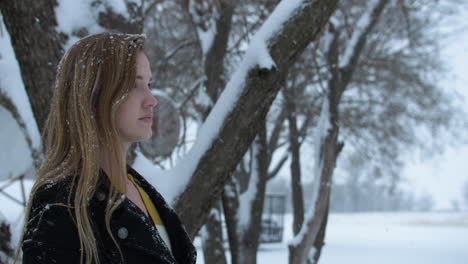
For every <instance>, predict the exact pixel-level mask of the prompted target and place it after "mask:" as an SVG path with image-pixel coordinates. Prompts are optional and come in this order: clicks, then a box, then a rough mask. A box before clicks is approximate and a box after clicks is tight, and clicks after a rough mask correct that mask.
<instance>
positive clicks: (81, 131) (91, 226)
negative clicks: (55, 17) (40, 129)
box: [17, 33, 196, 264]
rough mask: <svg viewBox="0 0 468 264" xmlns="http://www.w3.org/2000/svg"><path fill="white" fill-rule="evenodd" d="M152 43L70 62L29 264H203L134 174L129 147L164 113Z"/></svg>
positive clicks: (28, 239)
mask: <svg viewBox="0 0 468 264" xmlns="http://www.w3.org/2000/svg"><path fill="white" fill-rule="evenodd" d="M143 42H144V37H143V36H141V35H128V34H114V33H103V34H98V35H93V36H89V37H86V38H84V39H82V40H80V41H79V42H77V43H76V44H75V45H73V46H72V47H71V48H70V49H69V50H68V51H67V53H66V54H65V55H64V57H63V58H62V60H61V62H60V64H59V67H58V72H57V77H56V82H55V90H54V95H53V98H52V104H51V109H50V113H49V116H48V118H47V122H46V125H45V130H44V142H45V150H46V154H45V161H44V163H43V165H42V166H41V168H40V169H39V170H38V172H37V179H36V182H35V184H34V186H33V188H32V191H31V196H30V199H29V203H28V206H27V209H26V218H25V219H27V220H26V221H25V227H24V232H23V238H22V246H21V247H22V250H23V263H138V264H142V263H184V264H185V263H195V260H196V251H195V249H194V247H193V244H192V242H191V240H190V238H189V237H188V235H187V232H186V231H185V229H184V227H183V226H182V224H181V222H180V220H179V218H178V217H177V215H176V214H175V212H174V211H173V210H172V209H170V208H169V207H168V205H167V204H166V202H165V201H164V199H163V198H162V197H161V195H160V194H159V193H158V192H157V191H156V190H155V189H154V188H153V187H152V186H151V185H150V184H149V183H148V182H147V181H146V180H145V179H144V178H143V177H142V176H141V175H139V174H138V172H136V171H135V170H134V169H132V168H131V167H130V166H128V165H126V158H125V157H126V154H127V150H128V149H129V147H130V145H131V144H132V143H134V142H138V141H142V140H145V139H148V138H149V137H150V136H151V133H152V130H151V126H152V120H153V118H152V113H153V110H152V109H153V107H155V106H156V104H157V101H156V99H155V98H154V97H153V95H152V94H151V91H150V87H149V85H150V82H151V71H150V67H149V62H148V58H147V57H146V55H145V53H144V52H143ZM19 248H20V247H19ZM18 255H19V253H18V252H17V256H18Z"/></svg>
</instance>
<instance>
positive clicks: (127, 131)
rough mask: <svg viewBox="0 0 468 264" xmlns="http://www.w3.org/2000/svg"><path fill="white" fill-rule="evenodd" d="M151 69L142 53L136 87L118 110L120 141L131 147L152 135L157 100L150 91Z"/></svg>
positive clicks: (117, 124)
mask: <svg viewBox="0 0 468 264" xmlns="http://www.w3.org/2000/svg"><path fill="white" fill-rule="evenodd" d="M150 82H151V69H150V65H149V61H148V58H147V57H146V55H145V54H144V53H143V52H142V51H140V52H138V54H137V58H136V80H135V86H134V87H131V88H130V90H129V94H128V95H127V97H126V98H125V100H124V101H123V102H122V103H121V104H120V105H119V107H118V108H117V110H116V117H115V118H116V127H117V132H118V135H119V137H120V140H121V142H122V143H123V144H125V145H127V146H128V145H129V144H131V143H133V142H138V141H142V140H145V139H148V138H150V137H151V135H152V130H151V125H152V123H153V107H155V106H156V104H157V100H156V98H155V97H154V96H153V95H152V93H151V91H150Z"/></svg>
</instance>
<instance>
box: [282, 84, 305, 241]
mask: <svg viewBox="0 0 468 264" xmlns="http://www.w3.org/2000/svg"><path fill="white" fill-rule="evenodd" d="M283 89H284V93H283V94H284V95H285V96H284V97H285V104H286V105H285V108H286V109H287V115H288V125H289V151H290V153H291V185H292V202H293V215H294V218H293V219H294V220H293V232H294V235H297V233H299V231H300V230H301V226H302V224H303V223H304V197H303V193H302V183H301V159H300V143H299V131H298V129H297V116H296V115H297V109H296V104H295V99H296V95H295V94H294V90H295V89H294V87H292V88H286V87H285V88H283Z"/></svg>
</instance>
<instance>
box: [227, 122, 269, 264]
mask: <svg viewBox="0 0 468 264" xmlns="http://www.w3.org/2000/svg"><path fill="white" fill-rule="evenodd" d="M266 138H267V133H266V125H265V124H263V126H262V127H261V129H260V131H259V134H258V136H257V138H256V139H255V141H254V143H253V144H252V148H253V153H254V155H253V157H252V159H254V161H253V166H252V168H251V171H250V177H249V178H250V179H249V180H248V182H249V183H248V186H247V188H246V190H245V192H244V193H242V194H241V195H240V196H239V195H237V194H238V193H240V188H239V187H236V188H237V190H236V191H233V190H232V188H233V187H235V186H234V185H232V184H230V185H228V187H227V188H228V190H226V195H225V197H224V199H223V201H225V204H226V206H225V218H226V223H227V228H228V234H229V241H230V246H231V263H233V264H255V263H257V250H258V245H259V239H260V231H261V223H262V214H263V205H264V201H265V190H266V183H267V181H268V176H269V175H268V165H269V163H268V153H267V148H268V145H267V139H266ZM238 186H240V184H239V185H238ZM249 195H250V198H249ZM244 197H245V198H244ZM243 207H247V208H248V210H243ZM240 212H247V213H248V215H240V214H239V213H240Z"/></svg>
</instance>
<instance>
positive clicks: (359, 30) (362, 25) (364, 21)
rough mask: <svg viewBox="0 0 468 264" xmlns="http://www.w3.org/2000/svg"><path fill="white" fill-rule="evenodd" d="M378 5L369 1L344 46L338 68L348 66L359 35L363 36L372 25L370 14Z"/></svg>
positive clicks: (374, 1) (376, 2) (377, 1)
mask: <svg viewBox="0 0 468 264" xmlns="http://www.w3.org/2000/svg"><path fill="white" fill-rule="evenodd" d="M378 5H379V0H371V1H369V3H368V5H367V10H366V11H365V13H364V14H363V15H362V16H361V18H360V19H359V20H358V22H357V23H356V26H355V28H354V30H353V34H352V35H351V39H350V40H349V42H348V43H347V44H346V45H347V46H346V50H345V52H344V53H343V56H342V57H341V58H340V63H339V66H340V68H345V67H347V66H348V65H349V64H350V62H351V58H352V56H353V54H354V50H355V49H356V46H357V44H358V42H359V39H360V37H361V35H362V34H364V32H365V31H366V29H367V28H368V27H369V25H370V24H371V23H373V21H372V14H373V12H374V10H375V8H376V7H377V6H378Z"/></svg>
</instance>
